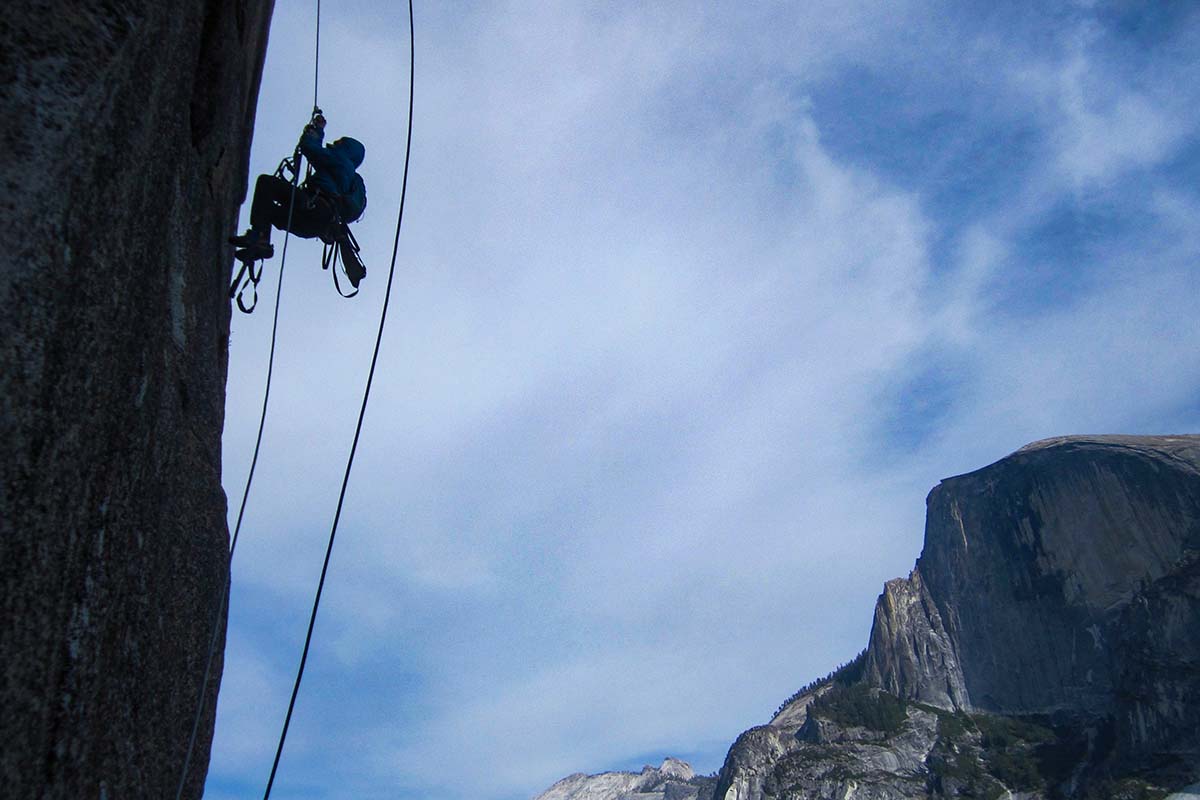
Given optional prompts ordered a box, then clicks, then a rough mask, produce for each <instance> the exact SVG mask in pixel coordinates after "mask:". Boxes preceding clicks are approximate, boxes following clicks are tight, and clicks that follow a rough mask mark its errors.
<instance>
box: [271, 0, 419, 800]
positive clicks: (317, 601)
mask: <svg viewBox="0 0 1200 800" xmlns="http://www.w3.org/2000/svg"><path fill="white" fill-rule="evenodd" d="M408 36H409V63H408V69H409V83H408V139H407V143H406V145H405V149H404V178H403V180H402V182H401V185H400V210H399V212H398V214H397V218H396V235H395V239H394V240H393V242H392V261H391V265H390V267H389V269H388V280H387V288H386V289H385V290H384V296H383V310H382V312H381V313H380V316H379V331H378V333H377V334H376V336H375V349H374V352H373V353H372V355H371V368H370V370H369V371H368V373H367V385H366V388H365V390H364V391H363V399H362V406H361V407H360V408H359V411H358V423H357V424H356V426H355V428H354V441H353V442H352V444H351V445H350V455H349V457H348V458H347V460H346V472H345V474H344V475H343V477H342V488H341V491H340V492H339V494H338V503H337V510H336V511H335V512H334V515H333V526H332V527H331V528H330V531H329V544H328V545H327V546H326V548H325V561H324V563H323V564H322V565H321V579H320V581H319V582H318V583H317V593H316V596H315V597H314V598H313V607H312V613H311V614H310V615H309V618H308V632H307V633H306V634H305V637H304V649H303V651H302V652H301V654H300V665H299V668H298V669H297V671H296V681H295V683H294V684H293V685H292V696H291V699H290V700H289V701H288V710H287V715H286V717H284V721H283V730H282V731H281V732H280V734H279V746H278V747H277V748H276V750H275V760H274V762H273V763H272V764H271V775H270V777H269V778H268V779H267V788H266V791H265V792H264V794H263V800H268V798H270V796H271V787H272V786H274V784H275V775H276V773H277V771H278V769H279V759H280V757H281V756H282V754H283V744H284V741H285V740H286V739H287V733H288V728H289V727H290V725H291V721H292V712H293V711H294V710H295V707H296V697H297V695H299V693H300V683H301V681H302V680H303V678H304V667H305V664H306V663H307V662H308V651H309V647H310V646H311V644H312V635H313V627H314V626H315V625H316V621H317V609H318V608H319V607H320V605H321V594H322V592H323V591H324V589H325V577H326V575H327V574H328V572H329V560H330V557H331V556H332V554H333V542H334V538H335V537H336V536H337V528H338V522H339V521H340V520H341V517H342V507H343V505H344V504H345V500H346V488H347V486H348V485H349V483H350V471H351V469H352V467H353V466H354V456H355V453H356V452H357V451H358V441H359V437H360V436H361V434H362V427H363V419H364V418H365V417H366V413H367V401H368V400H369V399H370V396H371V384H372V383H373V382H374V379H375V368H376V366H377V364H378V362H379V350H380V347H381V344H382V342H383V329H384V325H385V324H386V322H387V312H388V304H389V302H390V301H391V296H392V284H393V282H394V279H395V276H396V257H397V254H398V252H399V249H400V228H401V226H402V224H403V222H404V200H405V197H406V195H407V192H408V162H409V156H410V155H411V153H412V129H413V93H414V92H413V89H414V85H415V83H416V78H415V65H416V53H415V50H416V39H415V34H414V32H413V4H412V0H408Z"/></svg>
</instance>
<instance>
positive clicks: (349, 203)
mask: <svg viewBox="0 0 1200 800" xmlns="http://www.w3.org/2000/svg"><path fill="white" fill-rule="evenodd" d="M366 210H367V184H366V183H365V182H364V181H363V179H362V175H359V174H358V173H357V172H356V173H354V179H353V180H352V181H350V191H348V192H346V193H345V194H343V195H339V196H338V213H339V214H340V215H341V217H342V222H345V223H347V224H349V223H351V222H356V221H357V220H358V218H359V217H361V216H362V215H363V212H364V211H366Z"/></svg>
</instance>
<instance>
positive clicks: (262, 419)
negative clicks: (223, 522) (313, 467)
mask: <svg viewBox="0 0 1200 800" xmlns="http://www.w3.org/2000/svg"><path fill="white" fill-rule="evenodd" d="M299 152H300V151H299V150H297V151H296V153H297V155H299ZM294 166H295V169H294V171H293V175H292V191H291V199H290V200H289V201H288V221H287V227H286V228H284V231H283V252H282V253H281V254H280V256H279V282H278V284H276V287H275V310H274V313H273V314H272V318H271V349H270V352H269V354H268V355H267V382H266V387H265V388H264V389H263V402H262V413H261V414H260V415H259V418H258V434H257V435H256V436H255V438H254V455H253V456H252V457H251V459H250V471H249V473H248V474H247V475H246V486H245V488H244V489H243V490H242V503H241V506H240V507H239V508H238V515H237V523H236V524H235V525H234V528H233V538H232V539H231V540H230V542H229V558H228V561H227V562H226V565H225V566H226V569H225V581H224V583H223V584H222V586H221V595H220V600H219V601H218V606H217V613H216V615H215V617H214V618H213V625H212V637H211V639H210V640H209V643H208V657H207V659H206V660H205V662H204V679H203V680H202V681H201V682H200V699H199V700H198V701H197V703H196V717H195V719H194V720H192V734H191V737H190V738H189V739H188V746H187V754H186V755H185V756H184V758H183V773H182V774H181V775H180V776H179V788H178V789H177V790H176V792H175V800H180V798H181V797H182V796H183V787H184V785H185V784H186V783H187V776H188V768H189V767H190V766H191V762H192V752H193V751H194V750H195V747H196V735H197V733H198V732H199V730H200V719H201V718H202V717H203V716H204V706H205V701H206V700H207V695H208V680H209V676H210V675H211V673H212V663H213V657H214V656H215V654H216V650H217V638H218V635H219V634H220V632H221V616H222V615H223V614H224V613H225V604H226V603H227V602H228V600H229V583H230V581H231V580H232V579H233V553H234V551H235V550H236V549H237V543H238V536H239V535H240V534H241V531H242V520H243V518H244V517H245V515H246V502H247V500H249V498H250V486H251V484H252V483H253V482H254V469H255V467H257V466H258V453H259V449H260V448H261V447H262V439H263V429H264V428H265V427H266V424H267V403H268V402H269V401H270V399H271V376H272V375H273V374H274V372H275V342H276V339H277V337H278V333H279V301H280V298H281V297H282V295H283V270H284V267H286V266H287V248H288V238H289V232H290V231H291V228H292V211H293V210H294V209H295V207H296V185H297V183H298V182H299V180H300V162H299V161H298V160H297V161H296V162H294Z"/></svg>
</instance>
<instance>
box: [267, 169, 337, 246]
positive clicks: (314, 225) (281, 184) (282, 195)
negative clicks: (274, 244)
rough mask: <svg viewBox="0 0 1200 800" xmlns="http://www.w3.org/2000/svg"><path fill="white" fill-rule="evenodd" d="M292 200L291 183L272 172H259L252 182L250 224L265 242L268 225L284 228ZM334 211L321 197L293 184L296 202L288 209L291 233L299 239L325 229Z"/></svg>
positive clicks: (331, 221) (319, 232) (323, 231)
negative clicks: (290, 212)
mask: <svg viewBox="0 0 1200 800" xmlns="http://www.w3.org/2000/svg"><path fill="white" fill-rule="evenodd" d="M291 199H292V184H291V183H289V182H288V181H285V180H284V179H283V178H279V177H276V176H274V175H259V176H258V182H257V183H255V184H254V202H253V203H251V205H250V227H251V228H253V229H254V230H255V231H256V232H257V233H258V234H259V235H260V236H263V237H265V240H266V241H268V242H269V241H271V226H275V227H276V228H279V230H281V231H282V230H286V229H287V227H288V205H289V204H290V203H291ZM334 219H335V214H334V212H333V209H332V208H330V206H329V205H328V204H327V203H326V202H325V201H324V200H322V199H318V198H317V197H315V196H314V195H313V194H311V193H310V192H309V191H308V190H306V189H305V188H304V187H303V186H298V187H296V203H295V208H293V209H292V225H291V232H292V235H293V236H299V237H300V238H301V239H312V238H314V237H317V236H320V235H321V234H323V233H325V232H326V231H328V230H329V227H330V226H331V225H332V224H333V222H334Z"/></svg>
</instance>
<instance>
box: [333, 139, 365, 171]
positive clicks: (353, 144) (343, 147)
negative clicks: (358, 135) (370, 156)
mask: <svg viewBox="0 0 1200 800" xmlns="http://www.w3.org/2000/svg"><path fill="white" fill-rule="evenodd" d="M329 146H330V147H331V148H333V149H334V150H336V151H338V152H339V153H341V154H342V155H344V156H345V157H346V158H348V159H350V161H351V162H352V163H353V164H354V166H356V167H357V166H358V165H360V164H362V162H363V159H364V158H365V157H366V155H367V148H365V147H363V143H362V142H360V141H359V140H358V139H351V138H350V137H349V136H343V137H342V138H340V139H338V140H337V141H336V142H334V143H333V144H331V145H329Z"/></svg>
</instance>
